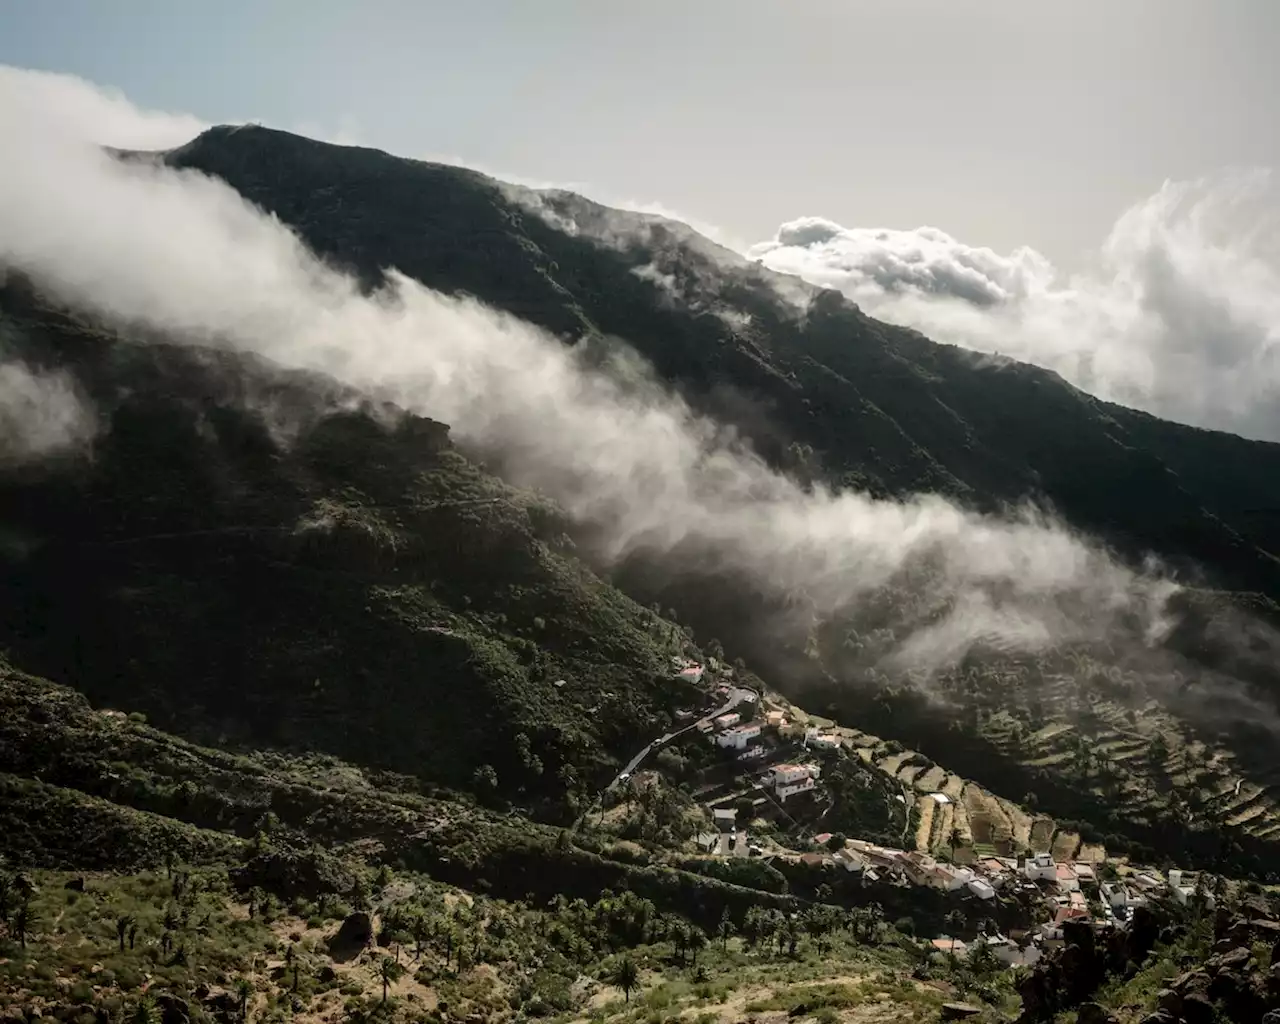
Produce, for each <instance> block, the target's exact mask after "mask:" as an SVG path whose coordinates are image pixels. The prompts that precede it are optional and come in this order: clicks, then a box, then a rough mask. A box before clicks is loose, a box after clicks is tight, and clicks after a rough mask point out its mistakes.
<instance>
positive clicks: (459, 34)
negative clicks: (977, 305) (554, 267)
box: [0, 0, 1280, 267]
mask: <svg viewBox="0 0 1280 1024" xmlns="http://www.w3.org/2000/svg"><path fill="white" fill-rule="evenodd" d="M1277 52H1280V0H1071V2H1066V3H1060V2H1049V0H981V2H979V0H880V2H871V0H865V2H864V0H826V2H820V0H809V2H805V0H786V2H784V0H679V2H670V0H643V2H630V3H624V2H622V0H578V2H575V0H466V2H459V0H454V2H450V3H437V2H431V0H404V2H395V0H363V2H360V3H355V2H337V0H305V2H303V0H291V2H283V0H281V2H274V3H271V2H263V0H220V2H217V3H209V4H200V5H197V4H191V3H172V2H169V0H113V2H106V0H96V2H95V0H50V2H40V3H35V2H28V0H0V63H7V64H12V65H17V66H22V67H32V68H40V69H46V70H52V71H61V72H67V73H71V74H76V75H80V76H83V77H84V78H87V79H89V80H91V81H93V82H96V83H98V84H99V85H105V86H114V87H117V88H119V89H121V90H123V91H124V93H125V94H126V95H127V96H128V97H129V98H130V99H131V100H132V101H133V102H135V103H137V104H139V105H142V106H146V107H156V108H161V109H167V110H179V111H185V112H190V113H192V114H195V115H196V116H198V117H200V118H202V119H204V120H208V121H217V120H245V119H257V120H260V121H262V122H263V123H266V124H270V125H274V126H278V127H286V128H291V129H294V130H302V131H309V132H312V133H314V134H321V135H325V136H327V137H330V138H334V137H343V138H346V139H350V140H351V141H358V142H360V143H363V144H369V145H376V146H379V147H381V148H384V149H388V150H391V151H393V152H396V153H400V154H404V155H408V156H423V157H436V158H455V159H457V160H460V161H464V162H467V163H470V164H472V165H475V166H479V167H482V168H484V169H487V170H490V171H492V172H493V173H496V174H499V175H503V174H505V175H508V176H517V177H520V178H522V179H525V180H533V181H541V182H549V183H557V184H570V185H577V186H579V187H580V188H581V189H582V190H584V191H586V192H587V193H588V194H590V195H593V196H594V197H596V198H600V199H603V200H606V201H608V200H610V199H613V200H626V201H629V202H632V203H646V202H653V203H659V204H661V205H662V206H663V207H665V208H668V209H670V210H673V211H677V212H679V213H681V214H684V215H687V216H688V217H690V218H692V219H694V220H696V221H702V222H706V223H710V224H713V225H716V226H718V227H719V228H721V229H722V230H723V232H724V233H725V234H726V235H727V236H728V237H730V238H733V239H736V240H740V241H741V242H743V243H747V244H749V243H753V242H758V241H761V240H764V239H767V238H770V237H772V236H773V234H774V232H775V231H776V230H777V228H778V226H779V224H781V223H783V222H784V221H790V220H793V219H795V218H796V217H799V216H802V215H816V216H821V217H824V218H828V219H830V220H833V221H836V222H838V223H839V224H842V225H846V226H849V227H881V226H884V227H895V228H915V227H918V226H920V225H931V226H935V227H939V228H941V229H943V230H945V231H947V232H949V233H950V234H951V235H953V236H955V237H957V238H960V239H963V240H964V241H965V242H966V243H968V244H972V245H988V246H992V247H994V248H996V249H997V250H999V251H1001V252H1008V251H1010V250H1012V249H1014V248H1015V247H1016V246H1018V245H1022V244H1027V245H1031V246H1034V247H1036V248H1037V249H1039V250H1040V251H1042V252H1044V253H1046V254H1047V255H1048V256H1049V257H1050V258H1052V259H1053V260H1054V261H1055V263H1058V264H1059V265H1061V266H1066V267H1070V266H1072V265H1074V264H1076V263H1077V262H1078V261H1079V259H1080V258H1081V256H1082V254H1083V253H1085V252H1087V251H1092V250H1096V248H1097V246H1098V244H1099V243H1100V242H1101V240H1102V238H1103V237H1104V236H1105V235H1106V233H1107V232H1108V230H1109V229H1110V227H1111V225H1112V224H1113V222H1114V221H1115V219H1116V217H1117V215H1118V214H1119V213H1120V212H1121V211H1122V210H1123V209H1125V208H1126V207H1128V206H1130V205H1131V204H1133V203H1135V202H1137V201H1139V200H1141V199H1143V198H1144V197H1147V196H1150V195H1151V194H1152V193H1154V192H1155V191H1156V190H1158V189H1159V187H1160V186H1161V184H1162V182H1164V181H1165V180H1166V179H1175V180H1181V179H1189V178H1196V177H1199V176H1202V175H1206V174H1211V173H1214V172H1216V171H1218V170H1219V169H1221V168H1224V167H1233V166H1242V165H1243V166H1265V167H1280V127H1278V126H1280V117H1278V116H1277V114H1278V113H1280V111H1277V99H1276V98H1277V97H1278V96H1280V70H1278V67H1280V64H1278V63H1277V61H1276V60H1275V54H1276V53H1277Z"/></svg>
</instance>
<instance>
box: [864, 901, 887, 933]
mask: <svg viewBox="0 0 1280 1024" xmlns="http://www.w3.org/2000/svg"><path fill="white" fill-rule="evenodd" d="M883 920H884V907H882V906H880V904H879V903H868V904H867V908H866V911H865V913H864V914H863V917H862V924H863V927H864V928H865V929H866V932H865V934H864V936H863V937H864V938H865V939H866V940H867V941H868V942H875V940H876V937H877V935H878V934H879V932H880V922H881V921H883Z"/></svg>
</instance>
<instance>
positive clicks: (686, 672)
mask: <svg viewBox="0 0 1280 1024" xmlns="http://www.w3.org/2000/svg"><path fill="white" fill-rule="evenodd" d="M704 671H705V669H703V667H702V666H701V665H698V664H693V665H686V666H685V667H684V668H682V669H680V670H679V671H678V672H676V678H677V679H683V680H685V681H686V682H690V683H699V682H701V681H702V674H703V672H704Z"/></svg>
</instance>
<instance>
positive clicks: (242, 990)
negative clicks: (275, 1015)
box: [233, 978, 253, 1021]
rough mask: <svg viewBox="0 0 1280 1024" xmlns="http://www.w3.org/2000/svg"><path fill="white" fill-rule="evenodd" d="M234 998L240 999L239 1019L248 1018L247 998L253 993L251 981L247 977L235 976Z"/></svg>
mask: <svg viewBox="0 0 1280 1024" xmlns="http://www.w3.org/2000/svg"><path fill="white" fill-rule="evenodd" d="M233 991H234V992H235V994H236V998H237V999H239V1000H240V1019H241V1020H246V1021H247V1020H248V1019H249V998H250V997H251V996H252V995H253V982H251V981H250V980H249V979H248V978H237V979H236V983H235V985H234V987H233Z"/></svg>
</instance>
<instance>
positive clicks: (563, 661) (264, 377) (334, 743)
mask: <svg viewBox="0 0 1280 1024" xmlns="http://www.w3.org/2000/svg"><path fill="white" fill-rule="evenodd" d="M0 318H3V324H4V326H5V328H6V331H7V334H8V336H10V337H13V338H18V339H21V346H22V349H23V353H24V354H29V355H30V356H31V357H32V358H36V359H38V360H40V361H41V362H43V363H45V364H48V363H54V364H56V365H59V366H61V367H64V368H69V369H70V370H72V371H73V372H74V373H75V374H76V378H77V380H78V381H80V382H81V383H82V385H83V386H84V387H85V388H86V390H87V391H88V393H89V394H90V395H91V396H92V398H93V399H94V401H95V404H96V406H97V408H98V409H99V410H100V412H101V415H103V416H104V418H105V419H106V423H105V429H104V436H103V437H102V438H101V439H100V441H99V443H98V444H97V445H96V447H95V450H94V451H93V453H92V456H91V457H85V456H76V457H73V458H71V459H70V460H69V461H65V462H61V463H53V464H49V463H46V464H43V465H41V466H38V467H35V468H33V469H28V470H24V471H20V472H11V473H6V474H4V475H3V477H2V478H0V493H2V494H3V508H4V513H3V522H4V531H5V537H6V544H5V547H4V555H3V558H4V564H5V571H4V574H3V575H4V579H3V583H2V584H0V601H2V602H3V613H2V614H0V618H3V620H4V624H5V625H4V633H5V636H4V643H5V644H6V645H7V646H8V647H9V649H10V650H11V652H12V653H13V655H14V657H15V658H16V659H18V660H20V662H21V664H22V665H23V666H24V667H27V668H30V669H33V670H36V671H39V672H41V673H43V674H46V675H49V676H51V677H53V678H55V679H58V680H61V681H65V682H69V683H72V684H74V685H75V686H77V687H78V688H80V689H81V690H82V691H83V692H84V693H86V694H87V695H88V696H90V697H91V698H93V699H95V700H99V701H106V702H108V703H112V704H114V705H115V706H121V707H124V708H126V710H131V711H141V712H145V713H146V714H148V715H150V716H152V719H153V720H154V721H156V722H158V723H164V724H167V725H168V726H169V727H171V728H175V729H180V730H181V731H183V732H184V733H185V734H187V735H191V736H195V737H198V738H201V739H204V740H205V741H207V742H223V743H233V744H237V745H241V746H248V747H254V746H261V745H279V746H283V747H302V748H305V749H320V750H324V751H327V752H329V753H332V754H336V755H338V756H343V757H347V758H350V759H353V760H357V761H359V762H361V763H363V764H366V765H369V766H372V767H377V768H381V769H385V770H389V771H394V772H399V773H401V774H404V775H412V776H415V777H418V778H421V779H424V780H430V781H432V782H436V783H440V784H443V785H447V786H453V787H460V788H478V789H479V790H481V791H484V790H486V789H492V790H496V791H498V792H499V793H501V794H502V795H503V796H506V797H509V798H513V799H516V800H519V801H523V802H526V803H531V804H535V805H540V804H541V803H542V802H543V801H550V802H551V803H550V805H549V806H550V807H556V806H559V807H561V808H562V809H564V808H566V807H567V806H569V805H572V803H573V801H574V800H576V798H577V797H578V796H580V795H581V794H583V793H588V792H590V793H594V792H595V790H596V788H598V786H599V785H600V784H602V783H603V782H604V781H607V780H608V778H609V777H610V775H611V771H610V766H612V765H613V764H614V762H615V760H616V758H617V757H619V756H621V755H622V754H624V753H626V752H628V751H630V750H631V749H632V748H633V747H634V746H637V745H639V744H640V743H642V742H645V740H647V738H649V737H651V735H652V734H653V733H654V731H655V730H658V729H660V728H661V727H662V725H663V724H664V723H667V722H669V721H670V718H669V714H668V712H669V705H670V704H671V703H672V702H674V701H676V700H678V699H679V698H680V696H681V693H680V684H679V683H677V682H674V681H672V680H671V678H670V675H671V672H670V656H671V653H672V652H673V651H678V650H679V649H680V646H681V643H682V642H683V639H684V638H683V636H681V635H680V634H679V632H678V630H677V629H675V627H673V626H672V625H671V624H670V623H669V622H666V621H664V620H661V619H659V618H658V617H657V616H656V615H655V614H654V613H652V612H651V611H649V610H647V609H643V608H640V607H639V606H637V605H636V604H634V603H633V602H632V601H630V600H628V599H627V598H625V597H624V596H623V595H622V594H620V593H619V592H618V591H617V590H616V589H614V588H613V587H611V586H609V585H607V584H605V583H603V582H602V581H601V580H599V579H598V578H596V577H595V576H594V575H593V574H592V573H591V572H590V571H589V570H588V569H587V568H585V567H584V566H583V565H582V564H581V563H580V562H578V561H577V560H576V559H574V558H573V556H572V554H571V552H570V551H569V550H568V542H567V539H566V538H565V524H564V523H563V522H562V521H561V519H560V516H559V513H558V512H557V511H556V510H555V509H554V508H552V507H550V506H548V505H546V504H545V503H544V502H541V501H540V500H539V499H537V498H535V497H534V496H532V495H529V494H525V493H519V492H516V491H514V490H512V489H510V488H508V487H505V486H504V485H503V484H502V483H500V482H499V481H497V480H495V479H494V478H493V477H492V476H489V475H487V474H486V473H485V472H483V471H482V470H481V469H479V468H478V467H477V466H475V465H474V464H473V463H471V462H469V461H468V460H467V459H466V458H465V457H464V456H462V455H461V454H459V453H458V452H457V451H456V450H455V449H454V448H453V446H452V445H451V443H450V441H449V436H448V428H447V427H446V426H445V425H443V424H439V423H433V422H430V421H428V420H423V419H420V418H415V417H411V416H405V415H403V414H400V413H399V412H394V413H392V412H388V411H386V410H383V409H379V408H377V407H375V406H372V405H370V404H369V403H367V402H364V401H362V400H361V399H360V397H359V396H356V395H353V394H349V393H344V392H343V391H342V390H341V389H339V388H338V387H337V386H336V385H335V384H333V383H332V382H331V381H325V380H321V379H316V378H309V377H305V376H303V375H300V374H288V373H284V372H281V371H280V370H279V369H277V368H273V367H270V366H265V365H261V364H255V363H254V362H253V361H251V360H245V359H243V358H240V357H232V356H225V355H219V354H216V353H212V352H209V351H193V350H191V349H188V348H181V347H175V346H166V345H163V344H156V343H148V344H143V343H140V342H137V341H129V340H126V339H123V338H120V337H117V336H115V335H112V334H110V333H107V332H104V331H102V330H100V329H97V328H95V327H92V326H89V325H88V324H87V323H86V322H84V321H82V320H80V319H77V318H76V317H75V316H74V315H72V314H69V313H66V312H65V311H60V310H56V309H53V308H51V307H49V306H48V305H46V304H45V303H44V301H43V300H42V299H40V298H39V297H38V296H37V295H34V294H32V293H31V292H30V291H29V290H27V289H26V288H25V287H23V286H22V285H21V284H20V283H18V282H11V283H10V285H9V286H7V287H6V288H5V289H3V291H0ZM642 737H643V739H642ZM566 799H568V802H569V803H568V805H566V804H565V800H566ZM547 812H548V813H552V814H553V816H554V814H555V813H557V812H554V811H551V810H548V811H547Z"/></svg>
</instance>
